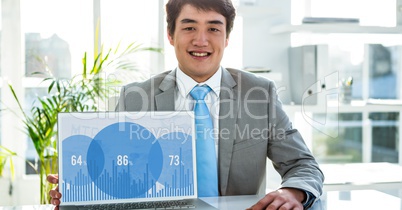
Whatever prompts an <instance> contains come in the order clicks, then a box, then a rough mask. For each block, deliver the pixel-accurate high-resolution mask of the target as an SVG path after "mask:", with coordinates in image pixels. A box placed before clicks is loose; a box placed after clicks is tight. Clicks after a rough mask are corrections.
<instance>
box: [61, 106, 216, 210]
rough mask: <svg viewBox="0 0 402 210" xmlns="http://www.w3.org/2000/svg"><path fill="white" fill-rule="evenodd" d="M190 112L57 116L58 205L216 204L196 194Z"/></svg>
mask: <svg viewBox="0 0 402 210" xmlns="http://www.w3.org/2000/svg"><path fill="white" fill-rule="evenodd" d="M194 134H195V131H194V118H193V113H192V112H135V113H134V112H85V113H60V114H59V115H58V152H59V191H60V192H61V193H62V198H61V204H60V209H61V210H67V209H174V208H192V209H216V208H214V207H213V206H211V205H209V204H207V203H206V202H204V201H202V200H201V199H198V198H197V177H196V175H197V172H196V155H195V135H194Z"/></svg>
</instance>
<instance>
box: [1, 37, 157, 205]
mask: <svg viewBox="0 0 402 210" xmlns="http://www.w3.org/2000/svg"><path fill="white" fill-rule="evenodd" d="M140 51H156V52H160V51H161V49H159V48H149V47H142V46H141V45H139V44H136V43H133V44H130V45H129V46H128V47H126V48H125V49H123V51H120V50H119V46H118V47H117V48H116V49H115V50H112V49H109V50H107V51H105V50H104V49H103V47H102V48H101V49H100V51H99V53H97V54H95V56H94V60H93V63H92V65H91V66H89V65H90V64H89V61H88V58H87V53H85V54H84V57H83V59H82V64H83V70H82V72H81V74H79V75H75V76H73V77H72V78H71V79H58V78H55V77H52V76H51V75H50V76H48V77H46V78H45V79H43V82H46V83H47V84H48V86H47V94H48V95H47V96H46V97H37V98H36V100H37V102H38V103H35V104H38V105H35V104H34V105H33V106H32V107H31V109H30V110H29V111H26V110H24V109H23V106H22V105H21V103H20V100H19V98H18V96H17V95H16V93H15V91H14V89H13V87H12V86H11V85H9V88H10V90H11V92H12V94H13V96H14V98H15V100H16V102H17V104H18V106H19V109H20V111H21V112H22V116H23V119H22V121H23V123H24V125H25V131H26V133H27V135H28V136H29V138H30V139H31V140H32V143H33V145H34V147H35V150H36V153H37V154H38V157H39V158H38V161H39V164H38V165H39V168H38V171H39V176H40V203H41V204H48V203H50V196H49V193H48V192H49V190H50V189H51V188H53V187H54V186H52V185H51V184H49V183H48V182H47V181H46V176H47V174H56V173H57V168H58V167H57V158H58V154H57V147H56V146H57V141H56V134H57V126H56V123H57V115H58V113H60V112H87V111H98V110H99V104H100V102H102V101H106V100H107V99H108V97H110V96H112V95H115V94H116V91H118V90H116V88H111V87H113V86H116V85H118V84H119V80H118V79H115V80H112V81H110V80H109V79H107V75H108V72H110V71H116V70H137V69H136V67H135V65H134V63H133V62H132V61H130V60H129V59H128V57H129V55H131V54H133V53H137V52H140Z"/></svg>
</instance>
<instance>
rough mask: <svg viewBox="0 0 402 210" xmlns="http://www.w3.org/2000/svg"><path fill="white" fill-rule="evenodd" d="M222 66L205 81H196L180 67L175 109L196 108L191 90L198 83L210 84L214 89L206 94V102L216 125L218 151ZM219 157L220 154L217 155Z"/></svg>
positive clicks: (187, 109)
mask: <svg viewBox="0 0 402 210" xmlns="http://www.w3.org/2000/svg"><path fill="white" fill-rule="evenodd" d="M221 78H222V67H219V69H218V71H216V73H215V74H214V75H213V76H212V77H211V78H209V79H208V80H207V81H205V82H203V83H198V82H196V81H194V80H193V79H192V78H191V77H189V76H188V75H186V74H185V73H184V72H183V71H182V70H181V69H180V68H179V67H177V70H176V83H177V89H176V91H175V110H176V111H191V110H193V109H194V105H195V101H194V99H193V98H192V97H191V95H190V91H191V90H192V89H193V88H194V87H195V86H196V85H208V86H209V87H210V88H211V89H212V91H210V92H209V93H208V94H207V95H206V96H205V103H206V104H207V106H208V109H209V113H210V114H211V117H212V123H213V126H214V140H215V148H216V152H218V131H219V93H220V90H221ZM216 157H218V155H216Z"/></svg>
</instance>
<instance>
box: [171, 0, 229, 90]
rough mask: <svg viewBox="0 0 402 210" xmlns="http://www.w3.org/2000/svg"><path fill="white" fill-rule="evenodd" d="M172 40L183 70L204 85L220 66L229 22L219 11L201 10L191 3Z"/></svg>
mask: <svg viewBox="0 0 402 210" xmlns="http://www.w3.org/2000/svg"><path fill="white" fill-rule="evenodd" d="M168 38H169V41H170V44H171V45H173V46H174V48H175V52H176V57H177V60H178V62H179V68H180V69H181V70H182V71H183V72H184V73H185V74H187V75H188V76H190V77H191V78H193V79H194V80H195V81H197V82H204V81H206V80H207V79H209V78H210V77H211V76H212V75H213V74H214V73H215V72H216V71H217V70H218V68H219V67H220V62H221V60H222V56H223V51H224V49H225V47H226V46H227V45H228V38H226V19H225V17H224V16H223V15H221V14H219V13H217V12H215V11H206V12H205V11H199V10H197V9H196V8H195V7H193V6H191V5H189V4H187V5H184V6H183V8H182V10H181V12H180V14H179V16H178V17H177V19H176V28H175V31H174V34H169V35H168Z"/></svg>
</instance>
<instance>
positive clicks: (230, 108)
mask: <svg viewBox="0 0 402 210" xmlns="http://www.w3.org/2000/svg"><path fill="white" fill-rule="evenodd" d="M175 76H176V72H175V70H174V71H168V72H165V73H162V74H159V75H157V76H155V77H152V78H151V79H149V80H147V81H144V82H140V83H131V84H129V85H126V86H124V87H123V88H122V91H121V95H120V99H119V103H118V106H117V108H116V109H117V110H119V111H151V110H152V111H174V108H175V106H174V100H175V99H174V98H175V97H174V94H175V91H176V88H177V87H176V77H175ZM219 100H220V112H219V116H220V118H219V131H220V132H219V153H218V154H219V155H218V161H219V165H218V170H219V192H220V194H221V195H246V194H256V193H257V192H258V189H259V187H260V184H261V182H262V181H263V180H264V176H265V170H266V160H267V158H266V157H268V158H270V159H271V161H272V162H273V164H274V167H275V169H276V170H277V171H278V173H279V174H280V175H281V176H282V180H283V181H282V186H283V187H293V188H299V189H303V190H307V191H309V192H311V193H312V194H313V195H315V196H316V198H318V197H319V196H320V194H321V193H322V183H323V179H324V177H323V174H322V172H321V171H320V169H319V167H318V164H317V163H316V161H315V159H314V157H313V156H312V155H311V153H310V151H309V149H308V148H307V146H306V145H305V143H304V141H303V138H302V137H301V136H300V134H299V132H298V131H297V130H296V129H293V128H292V124H291V122H290V121H289V119H288V117H287V115H286V114H285V113H284V111H283V110H282V108H281V107H282V105H281V103H280V101H279V100H278V98H277V93H276V89H275V86H274V83H273V82H271V81H270V80H268V79H265V78H261V77H258V76H256V75H254V74H250V73H247V72H244V71H239V70H234V69H224V70H223V73H222V82H221V92H220V96H219Z"/></svg>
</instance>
